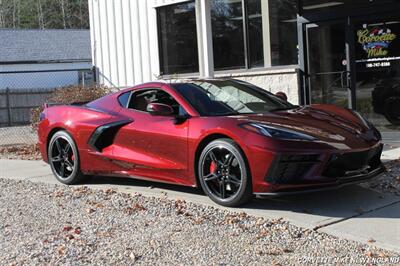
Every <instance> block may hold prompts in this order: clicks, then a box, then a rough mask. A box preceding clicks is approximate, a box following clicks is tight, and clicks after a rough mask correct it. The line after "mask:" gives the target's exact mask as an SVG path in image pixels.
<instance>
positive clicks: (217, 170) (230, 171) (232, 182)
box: [198, 139, 252, 207]
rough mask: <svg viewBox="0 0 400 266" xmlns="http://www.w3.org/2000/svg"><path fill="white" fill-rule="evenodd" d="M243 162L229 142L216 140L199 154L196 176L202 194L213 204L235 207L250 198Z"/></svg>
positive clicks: (236, 148)
mask: <svg viewBox="0 0 400 266" xmlns="http://www.w3.org/2000/svg"><path fill="white" fill-rule="evenodd" d="M245 160H246V158H245V156H244V154H243V152H242V151H241V149H240V148H239V146H238V145H237V144H236V143H235V142H234V141H233V140H231V139H218V140H215V141H212V142H211V143H209V144H208V145H207V146H206V147H205V148H204V150H203V151H202V153H201V155H200V158H199V162H198V176H199V181H200V184H201V186H202V188H203V190H204V192H205V193H206V194H207V195H208V196H209V197H210V198H211V199H212V200H213V201H214V202H216V203H218V204H220V205H223V206H227V207H235V206H239V205H242V204H244V203H246V202H248V201H249V200H250V199H251V198H252V185H251V177H250V173H249V170H248V167H247V164H246V161H245Z"/></svg>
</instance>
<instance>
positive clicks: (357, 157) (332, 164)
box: [322, 145, 383, 178]
mask: <svg viewBox="0 0 400 266" xmlns="http://www.w3.org/2000/svg"><path fill="white" fill-rule="evenodd" d="M382 148H383V146H382V145H381V146H379V147H377V148H374V149H371V150H368V151H363V152H351V153H344V154H333V155H332V156H331V158H330V160H329V162H328V164H327V166H326V168H325V171H324V172H323V173H322V176H325V177H329V178H338V177H348V176H355V175H360V174H368V172H370V171H372V170H374V169H377V168H378V167H379V166H380V165H381V154H382Z"/></svg>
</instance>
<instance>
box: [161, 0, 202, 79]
mask: <svg viewBox="0 0 400 266" xmlns="http://www.w3.org/2000/svg"><path fill="white" fill-rule="evenodd" d="M196 1H197V0H180V1H177V2H174V3H167V4H161V5H157V6H155V7H154V8H155V11H156V25H157V50H158V51H157V52H158V67H159V73H160V76H162V77H166V76H175V75H179V76H182V75H192V74H197V73H199V72H200V60H199V59H200V58H199V50H200V47H199V43H198V37H197V27H198V25H197V14H196ZM192 2H193V3H194V4H195V28H196V30H195V32H196V44H197V45H196V46H197V49H196V51H195V53H194V54H196V56H197V57H198V58H197V68H198V71H197V72H190V71H189V72H182V73H168V74H166V73H163V68H165V67H164V58H163V56H162V55H163V53H162V48H163V47H162V34H161V28H160V13H159V11H160V9H161V8H168V7H171V6H177V5H182V4H189V3H192Z"/></svg>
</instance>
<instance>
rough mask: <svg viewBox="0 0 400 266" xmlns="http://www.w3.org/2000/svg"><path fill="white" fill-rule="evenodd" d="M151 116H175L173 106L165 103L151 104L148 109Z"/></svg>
mask: <svg viewBox="0 0 400 266" xmlns="http://www.w3.org/2000/svg"><path fill="white" fill-rule="evenodd" d="M146 110H147V112H149V113H150V114H151V115H159V116H173V114H174V109H172V107H171V106H169V105H167V104H163V103H149V104H148V105H147V108H146Z"/></svg>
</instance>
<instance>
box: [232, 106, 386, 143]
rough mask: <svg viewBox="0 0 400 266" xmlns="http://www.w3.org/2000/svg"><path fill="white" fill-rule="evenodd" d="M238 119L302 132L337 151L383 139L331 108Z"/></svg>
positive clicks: (351, 116)
mask: <svg viewBox="0 0 400 266" xmlns="http://www.w3.org/2000/svg"><path fill="white" fill-rule="evenodd" d="M236 119H238V120H239V123H246V122H248V123H251V122H253V123H254V122H255V123H262V124H266V125H271V126H275V127H281V128H286V129H290V130H294V131H297V132H301V133H304V134H307V135H310V136H313V137H315V138H316V139H317V140H318V141H320V142H324V143H327V144H330V145H331V146H335V147H336V148H343V149H346V148H362V147H364V146H365V145H366V144H368V145H370V144H371V143H376V142H377V141H379V140H380V136H379V133H378V132H377V131H376V130H375V129H374V128H370V127H369V126H368V125H366V124H365V122H363V121H362V120H361V119H360V118H359V117H358V116H356V115H355V114H354V113H353V112H352V111H351V110H348V109H344V108H339V107H336V106H331V105H312V106H305V107H298V108H295V109H291V110H285V111H274V112H270V113H266V114H253V115H241V116H238V117H236Z"/></svg>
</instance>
